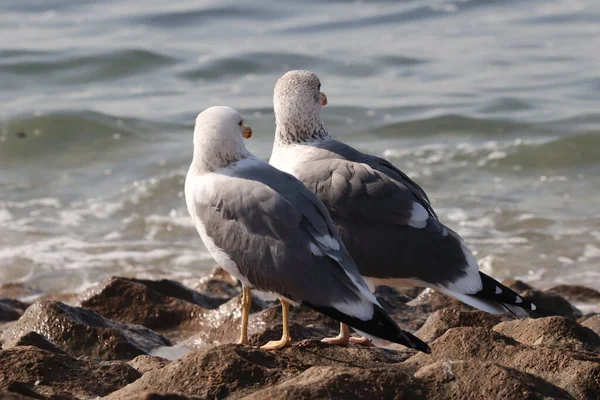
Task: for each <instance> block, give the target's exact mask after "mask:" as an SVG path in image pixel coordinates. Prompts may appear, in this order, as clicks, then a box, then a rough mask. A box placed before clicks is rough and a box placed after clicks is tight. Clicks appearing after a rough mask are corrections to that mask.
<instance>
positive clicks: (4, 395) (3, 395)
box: [0, 391, 38, 400]
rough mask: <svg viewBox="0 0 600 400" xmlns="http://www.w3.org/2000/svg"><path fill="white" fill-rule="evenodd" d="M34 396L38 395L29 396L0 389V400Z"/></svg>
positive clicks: (22, 399)
mask: <svg viewBox="0 0 600 400" xmlns="http://www.w3.org/2000/svg"><path fill="white" fill-rule="evenodd" d="M36 398H38V397H29V396H24V395H22V394H18V393H12V392H2V391H0V400H31V399H36Z"/></svg>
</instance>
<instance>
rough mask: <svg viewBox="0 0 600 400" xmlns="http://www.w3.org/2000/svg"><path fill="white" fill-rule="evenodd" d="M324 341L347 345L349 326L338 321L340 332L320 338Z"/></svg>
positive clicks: (348, 341)
mask: <svg viewBox="0 0 600 400" xmlns="http://www.w3.org/2000/svg"><path fill="white" fill-rule="evenodd" d="M321 341H322V342H325V343H330V344H337V345H339V346H347V345H348V343H350V328H348V325H346V324H344V323H340V334H339V335H337V336H336V337H330V338H325V339H322V340H321Z"/></svg>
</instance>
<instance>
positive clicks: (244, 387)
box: [107, 345, 300, 400]
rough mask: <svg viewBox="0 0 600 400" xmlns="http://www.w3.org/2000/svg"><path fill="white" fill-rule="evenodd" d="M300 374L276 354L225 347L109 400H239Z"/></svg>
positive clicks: (196, 354) (151, 375)
mask: <svg viewBox="0 0 600 400" xmlns="http://www.w3.org/2000/svg"><path fill="white" fill-rule="evenodd" d="M299 371H300V366H299V365H296V364H294V363H293V361H292V360H289V359H288V358H287V357H282V356H280V355H278V354H277V352H265V351H262V350H259V349H256V348H253V347H249V346H239V345H224V346H218V347H214V348H210V349H205V350H197V351H191V352H189V353H187V354H186V355H184V356H183V357H181V358H180V359H178V360H175V361H173V362H171V363H170V364H168V365H166V366H165V367H163V368H161V369H159V370H154V371H150V372H147V373H145V374H144V375H143V376H142V377H141V378H140V379H138V380H137V381H135V382H134V383H132V384H130V385H128V386H126V387H124V388H123V389H121V390H118V391H116V392H114V393H112V394H111V395H109V396H108V398H107V399H113V400H115V399H129V398H130V396H133V395H136V394H138V393H140V392H159V393H160V392H163V393H168V392H174V391H176V392H178V393H180V394H183V395H186V396H200V397H207V398H225V397H227V398H229V396H231V398H236V397H238V398H239V397H241V396H242V395H243V394H248V393H250V392H253V391H255V390H257V389H259V388H261V387H263V386H265V385H272V384H275V383H278V382H279V381H280V380H282V379H285V378H288V377H291V376H294V375H296V374H298V372H299ZM233 394H235V396H232V395H233Z"/></svg>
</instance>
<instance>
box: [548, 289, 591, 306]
mask: <svg viewBox="0 0 600 400" xmlns="http://www.w3.org/2000/svg"><path fill="white" fill-rule="evenodd" d="M546 291H547V292H552V293H556V294H558V295H560V296H562V297H564V298H565V299H567V300H569V301H570V302H574V303H598V302H600V292H598V291H597V290H595V289H592V288H589V287H586V286H581V285H558V286H554V287H551V288H550V289H547V290H546Z"/></svg>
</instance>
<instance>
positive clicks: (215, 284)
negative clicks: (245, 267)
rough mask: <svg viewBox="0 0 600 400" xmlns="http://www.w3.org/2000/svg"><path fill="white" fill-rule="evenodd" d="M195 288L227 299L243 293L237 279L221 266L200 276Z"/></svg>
mask: <svg viewBox="0 0 600 400" xmlns="http://www.w3.org/2000/svg"><path fill="white" fill-rule="evenodd" d="M194 289H196V290H199V291H201V292H205V293H210V294H211V295H212V296H216V297H221V298H225V299H230V298H232V297H236V296H239V295H240V294H241V293H242V288H241V285H239V284H238V282H237V280H236V279H235V278H234V277H232V276H231V275H230V274H229V273H228V272H227V271H225V270H224V269H223V268H221V267H216V268H214V269H213V270H212V272H211V273H210V274H209V275H207V276H205V277H202V278H200V280H199V281H198V284H197V285H196V286H195V287H194Z"/></svg>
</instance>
